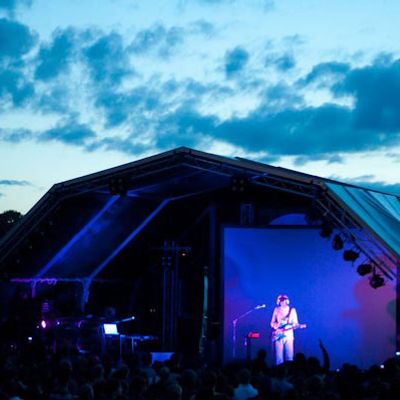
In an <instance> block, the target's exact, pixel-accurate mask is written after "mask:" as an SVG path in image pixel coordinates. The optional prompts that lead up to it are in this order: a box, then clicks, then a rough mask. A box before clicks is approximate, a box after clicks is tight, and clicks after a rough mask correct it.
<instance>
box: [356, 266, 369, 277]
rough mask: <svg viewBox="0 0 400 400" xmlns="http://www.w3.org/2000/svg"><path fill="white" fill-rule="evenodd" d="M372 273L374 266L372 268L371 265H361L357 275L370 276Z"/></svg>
mask: <svg viewBox="0 0 400 400" xmlns="http://www.w3.org/2000/svg"><path fill="white" fill-rule="evenodd" d="M371 272H372V266H371V264H360V265H359V266H358V267H357V273H358V274H359V275H360V276H365V275H368V274H370V273H371Z"/></svg>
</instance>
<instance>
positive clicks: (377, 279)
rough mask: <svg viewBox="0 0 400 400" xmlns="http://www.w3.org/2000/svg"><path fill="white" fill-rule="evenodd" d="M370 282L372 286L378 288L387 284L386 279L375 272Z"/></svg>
mask: <svg viewBox="0 0 400 400" xmlns="http://www.w3.org/2000/svg"><path fill="white" fill-rule="evenodd" d="M369 284H370V286H371V287H372V288H374V289H377V288H379V287H381V286H383V285H384V284H385V280H384V279H383V278H382V277H381V276H380V275H378V274H377V273H375V272H374V274H373V275H372V276H371V278H370V280H369Z"/></svg>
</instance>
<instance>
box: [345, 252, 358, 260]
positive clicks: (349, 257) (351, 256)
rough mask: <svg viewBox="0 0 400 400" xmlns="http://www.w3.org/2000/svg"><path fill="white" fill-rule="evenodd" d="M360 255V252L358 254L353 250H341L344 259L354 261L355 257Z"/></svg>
mask: <svg viewBox="0 0 400 400" xmlns="http://www.w3.org/2000/svg"><path fill="white" fill-rule="evenodd" d="M359 256H360V254H358V253H357V252H355V251H353V250H345V251H344V252H343V259H344V260H345V261H352V262H353V261H356V260H357V258H358V257H359Z"/></svg>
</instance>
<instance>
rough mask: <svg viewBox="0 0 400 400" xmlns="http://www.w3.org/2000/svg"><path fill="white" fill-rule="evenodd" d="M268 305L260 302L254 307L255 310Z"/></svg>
mask: <svg viewBox="0 0 400 400" xmlns="http://www.w3.org/2000/svg"><path fill="white" fill-rule="evenodd" d="M265 307H267V306H266V305H265V304H259V305H257V306H255V307H254V309H255V310H259V309H260V308H265Z"/></svg>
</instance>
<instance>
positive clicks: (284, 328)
mask: <svg viewBox="0 0 400 400" xmlns="http://www.w3.org/2000/svg"><path fill="white" fill-rule="evenodd" d="M289 303H290V301H289V297H288V296H287V295H286V294H280V295H279V296H278V298H277V299H276V304H277V305H276V307H275V308H274V312H273V314H272V319H271V328H272V329H274V331H273V334H272V340H273V342H274V344H275V359H276V365H278V364H281V363H283V362H284V361H291V360H293V354H294V334H293V329H295V328H297V327H298V326H299V321H298V318H297V312H296V309H295V308H294V307H290V306H289Z"/></svg>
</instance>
